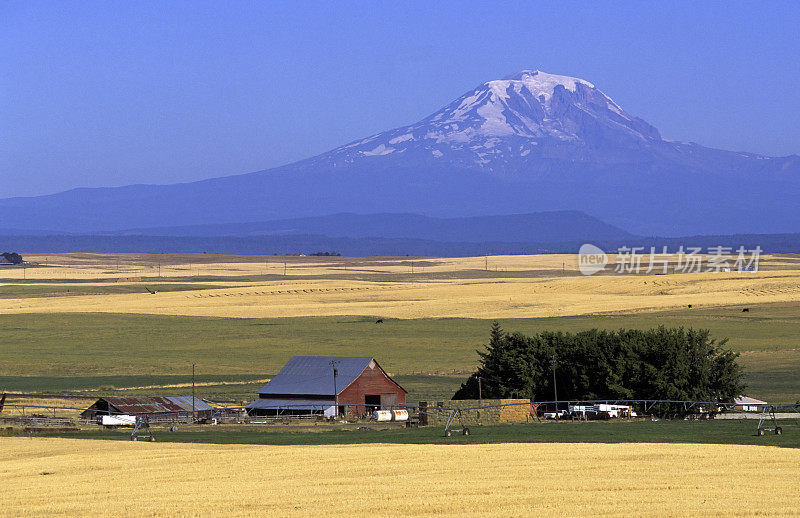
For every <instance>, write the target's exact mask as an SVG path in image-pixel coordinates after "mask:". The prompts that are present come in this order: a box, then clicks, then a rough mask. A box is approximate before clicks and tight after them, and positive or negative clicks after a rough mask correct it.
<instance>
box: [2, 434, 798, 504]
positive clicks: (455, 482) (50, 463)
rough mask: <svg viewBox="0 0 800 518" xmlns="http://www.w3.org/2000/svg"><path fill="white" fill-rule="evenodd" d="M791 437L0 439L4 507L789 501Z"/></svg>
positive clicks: (793, 471) (793, 489)
mask: <svg viewBox="0 0 800 518" xmlns="http://www.w3.org/2000/svg"><path fill="white" fill-rule="evenodd" d="M798 478H800V451H798V450H785V449H778V448H771V447H763V446H730V445H684V444H672V445H666V444H483V445H450V446H442V445H438V446H436V445H387V444H373V445H345V446H252V445H249V446H248V445H202V444H160V443H130V442H116V441H93V440H74V439H36V440H32V439H27V438H3V439H0V486H1V487H2V488H3V499H2V500H3V502H2V505H1V506H0V514H3V515H5V516H22V515H27V516H41V515H60V516H64V515H70V516H72V515H80V516H88V515H115V516H151V515H171V516H180V515H183V516H204V515H212V514H214V515H268V516H308V515H316V516H330V515H355V516H377V515H387V516H463V515H465V514H469V515H482V516H530V515H533V514H534V513H535V514H544V515H573V516H587V515H616V516H635V515H643V514H647V515H715V514H725V515H739V516H747V515H773V516H787V515H792V514H794V515H796V514H798V513H799V512H800V493H798V491H797V480H798Z"/></svg>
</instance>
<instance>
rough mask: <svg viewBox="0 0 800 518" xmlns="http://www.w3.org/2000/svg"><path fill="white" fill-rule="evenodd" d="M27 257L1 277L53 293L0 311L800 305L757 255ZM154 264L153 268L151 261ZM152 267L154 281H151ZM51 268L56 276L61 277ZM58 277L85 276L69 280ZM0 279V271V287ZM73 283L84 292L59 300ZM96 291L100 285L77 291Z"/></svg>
mask: <svg viewBox="0 0 800 518" xmlns="http://www.w3.org/2000/svg"><path fill="white" fill-rule="evenodd" d="M30 259H36V260H39V261H40V262H41V264H43V265H45V266H44V267H42V268H29V269H27V273H24V274H23V273H22V272H21V270H19V269H17V270H15V271H11V270H7V271H5V272H0V274H2V275H5V276H6V278H7V279H10V278H11V277H12V276H17V277H19V276H22V275H25V276H26V277H27V279H30V280H31V281H32V282H33V281H34V280H35V282H36V284H35V286H36V288H37V289H39V290H42V289H45V288H46V287H47V286H48V283H47V281H48V280H52V282H53V284H51V285H50V286H51V287H52V289H53V290H54V292H53V293H52V294H50V295H52V296H44V295H43V296H35V297H32V296H16V297H15V296H13V295H9V296H6V297H4V308H3V313H41V312H47V313H50V312H52V313H57V312H80V313H84V312H114V313H138V314H159V315H185V316H215V317H242V318H269V317H298V316H335V315H370V316H372V315H380V316H382V317H389V318H425V317H434V318H437V317H438V318H444V317H471V318H514V317H548V316H569V315H585V314H597V313H611V312H616V311H625V312H642V311H659V310H666V309H673V308H679V307H685V306H686V305H688V304H692V305H693V306H695V307H703V306H718V305H733V304H753V305H755V304H762V303H774V302H783V303H785V302H798V301H800V260H798V258H797V257H795V256H788V255H787V256H766V257H764V258H762V270H761V271H759V272H727V273H725V272H722V273H707V272H703V273H692V274H669V275H598V276H590V277H586V276H582V275H580V274H579V273H577V272H576V268H577V264H576V259H575V256H572V255H569V256H568V255H542V256H493V257H489V258H485V257H471V258H447V259H421V260H411V259H406V258H366V259H358V258H325V259H324V260H321V259H320V258H311V257H292V258H281V257H255V256H240V257H235V256H204V255H202V254H200V255H198V254H193V255H165V256H144V255H134V254H116V255H114V254H63V255H58V256H41V257H40V256H33V257H31V258H30ZM156 260H157V261H158V265H157V266H154V263H153V262H154V261H156ZM217 261H218V262H217ZM612 262H613V259H612ZM156 268H157V269H158V270H157V271H158V272H159V275H160V277H157V279H158V280H153V278H154V275H155V274H154V272H155V271H156ZM284 271H285V272H286V275H283V272H284ZM59 276H63V277H62V280H60V281H59ZM208 276H211V277H210V278H209V277H208ZM247 276H250V277H257V276H264V280H243V279H244V278H246V277H247ZM142 278H146V279H149V280H145V281H142V280H141V279H142ZM27 279H25V280H27ZM64 279H68V280H69V279H71V280H81V279H83V280H91V281H93V282H81V283H77V282H75V283H73V284H70V283H69V282H64ZM193 279H204V280H198V281H197V283H198V284H200V283H202V286H200V285H198V286H196V288H197V289H188V290H184V291H164V290H162V291H159V292H158V293H155V294H151V293H149V292H148V291H147V290H146V289H145V288H147V287H148V285H151V286H152V285H153V283H156V282H157V283H161V285H165V283H166V285H168V284H169V283H170V282H174V283H182V284H184V285H187V284H188V285H190V286H191V284H192V283H193V282H194V281H193ZM43 281H44V282H43ZM112 281H118V282H112ZM2 282H3V280H2V278H0V287H2ZM7 282H8V281H7ZM109 283H111V284H113V285H115V286H127V287H128V288H129V290H128V291H129V292H128V293H105V292H103V289H101V288H103V286H107V285H108V284H109ZM24 285H25V284H24V282H23V283H21V284H20V279H15V280H14V286H15V288H16V289H22V286H24ZM71 286H72V287H73V290H74V289H77V288H80V289H81V290H83V292H81V293H71V294H70V296H61V295H64V294H66V290H69V289H70V287H71ZM93 287H94V289H96V290H97V293H85V292H86V291H87V290H88V291H90V292H91V290H92V288H93Z"/></svg>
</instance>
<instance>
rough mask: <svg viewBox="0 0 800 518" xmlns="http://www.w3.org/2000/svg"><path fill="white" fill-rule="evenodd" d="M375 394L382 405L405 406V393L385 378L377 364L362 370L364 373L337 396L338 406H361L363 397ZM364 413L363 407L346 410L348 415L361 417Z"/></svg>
mask: <svg viewBox="0 0 800 518" xmlns="http://www.w3.org/2000/svg"><path fill="white" fill-rule="evenodd" d="M376 394H380V396H381V404H382V405H405V404H406V393H405V391H404V390H403V389H401V388H400V386H399V385H397V383H395V382H394V381H392V380H391V379H390V378H389V377H388V376H386V374H384V372H383V371H382V370H381V368H380V367H379V366H378V365H377V364H375V366H374V367H373V368H370V367H367V368H366V369H364V372H362V373H361V375H360V376H359V377H358V378H356V380H355V381H353V383H351V384H350V386H348V387H347V388H346V389H344V390H343V391H342V392H341V393H340V394H339V404H340V405H347V404H350V405H363V404H364V396H366V395H376ZM364 411H365V409H364V408H363V407H358V408H353V407H348V408H347V414H348V415H361V414H363V413H364Z"/></svg>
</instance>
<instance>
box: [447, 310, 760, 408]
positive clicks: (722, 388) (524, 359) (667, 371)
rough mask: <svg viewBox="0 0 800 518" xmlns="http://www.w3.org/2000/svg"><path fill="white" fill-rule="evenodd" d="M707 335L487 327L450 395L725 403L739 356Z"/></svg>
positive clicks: (739, 387) (734, 385) (737, 390)
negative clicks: (468, 370) (475, 360)
mask: <svg viewBox="0 0 800 518" xmlns="http://www.w3.org/2000/svg"><path fill="white" fill-rule="evenodd" d="M726 343H727V340H722V341H720V342H717V341H716V340H715V339H712V338H711V337H710V333H709V331H707V330H695V329H688V330H687V329H684V328H665V327H663V326H662V327H659V328H656V329H649V330H637V329H620V330H618V331H599V330H597V329H592V330H589V331H581V332H578V333H561V332H552V331H543V332H541V333H537V334H535V335H533V336H525V335H522V334H520V333H506V332H504V331H503V330H502V328H501V327H500V325H499V324H498V323H497V322H495V323H493V324H492V329H491V333H490V338H489V343H488V344H487V345H486V350H485V351H477V352H478V355H479V357H480V366H479V367H478V369H477V370H476V371H475V373H473V374H472V375H471V376H470V377H469V378H468V379H467V380H466V381H465V382H464V384H462V386H461V388H460V389H459V390H458V391H457V392H456V394H455V395H454V396H453V398H454V399H475V398H477V397H478V378H480V381H481V393H482V396H483V397H484V398H506V397H512V396H519V397H526V398H531V399H538V400H540V401H542V400H547V399H552V397H553V394H554V390H553V373H552V365H553V360H554V359H555V361H556V383H557V384H558V394H559V399H562V400H592V399H672V400H681V401H682V400H691V401H716V402H729V401H732V400H733V398H734V397H736V396H738V395H739V394H741V393H742V391H743V389H744V384H743V372H742V370H741V367H740V366H739V365H738V363H737V358H738V354H736V353H734V352H732V351H731V350H729V349H727V348H725V345H726Z"/></svg>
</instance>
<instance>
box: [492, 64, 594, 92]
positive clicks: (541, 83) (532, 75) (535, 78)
mask: <svg viewBox="0 0 800 518" xmlns="http://www.w3.org/2000/svg"><path fill="white" fill-rule="evenodd" d="M509 82H519V83H522V84H523V85H525V86H526V87H528V89H529V90H531V91H532V92H539V93H540V94H544V95H546V96H547V97H549V96H551V95H553V91H554V90H555V89H556V87H558V86H563V87H564V88H565V89H567V90H569V91H570V92H574V91H575V89H576V88H577V85H579V84H582V85H584V86H586V87H588V88H594V85H593V84H592V83H590V82H588V81H584V80H583V79H579V78H577V77H570V76H560V75H557V74H548V73H547V72H542V71H541V70H521V71H519V72H517V73H515V74H511V75H508V76H506V77H504V78H503V79H500V80H498V81H490V83H509Z"/></svg>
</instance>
